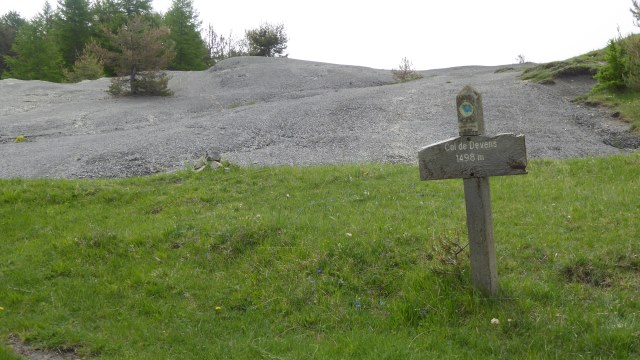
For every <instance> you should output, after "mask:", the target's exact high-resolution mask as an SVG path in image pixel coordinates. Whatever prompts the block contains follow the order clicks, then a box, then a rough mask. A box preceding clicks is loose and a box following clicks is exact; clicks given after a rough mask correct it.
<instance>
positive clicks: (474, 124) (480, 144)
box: [418, 86, 527, 295]
mask: <svg viewBox="0 0 640 360" xmlns="http://www.w3.org/2000/svg"><path fill="white" fill-rule="evenodd" d="M456 108H457V112H458V129H459V135H460V136H459V137H457V138H452V139H448V140H445V141H441V142H439V143H435V144H432V145H429V146H427V147H425V148H423V149H422V150H420V152H419V153H418V162H419V166H420V178H421V180H441V179H457V178H462V179H464V180H463V181H464V197H465V202H466V207H467V229H468V231H469V250H470V262H471V277H472V279H473V284H474V286H476V287H477V288H479V289H480V290H482V291H483V292H484V293H486V294H489V295H495V294H496V293H497V291H498V273H497V271H496V250H495V244H494V241H493V220H492V217H491V192H490V190H489V176H500V175H520V174H526V173H527V170H526V168H527V151H526V147H525V139H524V135H517V136H516V135H513V134H499V135H496V136H484V117H483V113H482V96H481V95H480V93H478V92H477V91H475V90H474V89H473V88H471V87H470V86H466V87H465V88H464V89H462V91H461V92H460V93H459V94H458V96H457V97H456Z"/></svg>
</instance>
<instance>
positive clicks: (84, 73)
mask: <svg viewBox="0 0 640 360" xmlns="http://www.w3.org/2000/svg"><path fill="white" fill-rule="evenodd" d="M63 72H64V77H65V79H66V81H67V82H71V83H76V82H80V81H82V80H96V79H100V78H101V77H103V76H104V65H103V63H102V61H101V60H100V58H99V57H98V56H97V55H95V54H93V53H91V52H89V51H87V50H86V49H85V51H83V52H82V56H80V58H78V60H76V62H75V64H73V69H72V70H71V71H69V70H64V71H63Z"/></svg>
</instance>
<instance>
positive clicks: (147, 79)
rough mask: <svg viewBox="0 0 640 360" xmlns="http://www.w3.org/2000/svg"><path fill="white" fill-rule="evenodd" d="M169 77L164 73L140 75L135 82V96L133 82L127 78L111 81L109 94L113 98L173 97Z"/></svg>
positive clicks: (144, 73) (155, 72)
mask: <svg viewBox="0 0 640 360" xmlns="http://www.w3.org/2000/svg"><path fill="white" fill-rule="evenodd" d="M169 79H170V78H169V76H168V75H167V74H166V73H164V72H157V71H145V72H142V73H138V77H137V78H136V79H135V80H134V86H135V88H136V91H135V94H133V93H132V91H131V81H130V79H129V78H127V77H116V78H113V79H111V85H110V86H109V90H107V92H108V93H109V94H111V95H113V96H129V95H141V96H171V95H173V91H171V90H170V89H169V88H168V84H169Z"/></svg>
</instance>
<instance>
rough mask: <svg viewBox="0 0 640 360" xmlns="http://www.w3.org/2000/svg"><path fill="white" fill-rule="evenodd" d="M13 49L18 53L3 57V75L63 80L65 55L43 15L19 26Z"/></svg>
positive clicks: (24, 78) (28, 78) (23, 78)
mask: <svg viewBox="0 0 640 360" xmlns="http://www.w3.org/2000/svg"><path fill="white" fill-rule="evenodd" d="M11 50H12V51H13V52H14V53H15V54H16V55H15V56H5V57H4V60H5V62H6V65H7V66H8V68H9V70H8V71H7V72H5V74H4V75H3V77H4V78H8V77H13V78H17V79H22V80H45V81H53V82H60V81H62V63H63V60H62V56H61V55H60V52H59V50H58V47H57V45H56V42H55V41H54V40H53V36H52V35H51V32H50V31H48V30H47V24H46V19H45V18H44V17H43V16H42V15H40V16H37V17H36V18H34V19H33V20H32V21H31V22H29V23H26V24H25V25H23V26H21V27H20V29H19V30H18V33H17V34H16V40H15V42H14V44H13V46H12V47H11Z"/></svg>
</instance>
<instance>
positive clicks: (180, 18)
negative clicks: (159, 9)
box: [164, 0, 208, 70]
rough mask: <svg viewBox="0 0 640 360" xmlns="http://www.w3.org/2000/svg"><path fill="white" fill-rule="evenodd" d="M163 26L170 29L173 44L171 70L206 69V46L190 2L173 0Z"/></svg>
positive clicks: (188, 0)
mask: <svg viewBox="0 0 640 360" xmlns="http://www.w3.org/2000/svg"><path fill="white" fill-rule="evenodd" d="M164 20H165V24H166V25H167V26H168V27H169V29H171V34H170V38H171V40H173V42H174V43H175V46H176V48H175V50H176V57H175V59H174V60H173V62H172V63H171V66H170V68H171V69H173V70H203V69H206V68H207V64H206V59H207V53H208V51H207V46H206V44H205V42H204V40H202V37H201V36H200V32H199V31H198V28H199V27H200V25H201V22H200V21H199V20H198V13H197V12H196V11H195V10H194V8H193V2H192V1H191V0H173V2H172V4H171V8H170V9H169V11H168V12H167V13H166V15H165V17H164Z"/></svg>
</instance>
